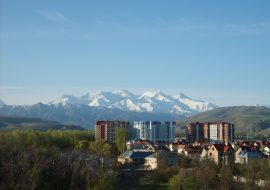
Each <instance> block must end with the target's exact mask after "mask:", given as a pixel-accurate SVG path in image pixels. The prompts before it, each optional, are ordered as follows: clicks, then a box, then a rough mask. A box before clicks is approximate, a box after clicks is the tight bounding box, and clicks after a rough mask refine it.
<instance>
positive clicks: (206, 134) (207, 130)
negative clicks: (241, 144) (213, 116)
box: [186, 121, 234, 143]
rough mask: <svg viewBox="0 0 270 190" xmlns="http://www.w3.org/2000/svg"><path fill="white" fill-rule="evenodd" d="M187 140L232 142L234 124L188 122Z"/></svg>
mask: <svg viewBox="0 0 270 190" xmlns="http://www.w3.org/2000/svg"><path fill="white" fill-rule="evenodd" d="M186 138H187V141H188V142H195V141H205V142H216V141H220V142H225V143H226V142H233V141H234V124H231V123H229V122H223V121H222V122H210V123H209V122H206V123H199V122H196V123H190V124H188V125H187V126H186Z"/></svg>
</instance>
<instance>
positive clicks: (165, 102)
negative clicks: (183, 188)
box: [49, 90, 217, 116]
mask: <svg viewBox="0 0 270 190" xmlns="http://www.w3.org/2000/svg"><path fill="white" fill-rule="evenodd" d="M49 104H53V105H59V104H61V105H66V104H71V105H88V106H94V107H99V108H101V107H102V108H113V109H120V110H123V111H135V112H153V113H173V114H181V115H185V116H189V115H193V114H196V113H200V112H203V111H207V110H211V109H214V108H216V107H217V106H215V105H213V104H211V103H209V102H205V101H200V100H192V99H191V98H189V97H187V96H186V95H184V94H183V93H179V94H177V95H173V96H171V95H167V94H164V93H163V92H160V91H157V92H144V93H142V94H141V95H136V94H133V93H132V92H129V91H127V90H120V91H117V92H105V91H97V92H95V93H88V94H86V95H84V96H82V97H75V96H72V95H65V96H63V97H61V98H59V99H57V100H55V101H53V102H50V103H49Z"/></svg>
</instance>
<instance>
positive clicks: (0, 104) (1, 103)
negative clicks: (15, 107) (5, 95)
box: [0, 99, 6, 107]
mask: <svg viewBox="0 0 270 190" xmlns="http://www.w3.org/2000/svg"><path fill="white" fill-rule="evenodd" d="M5 105H6V103H5V102H4V101H3V100H1V99H0V107H3V106H5Z"/></svg>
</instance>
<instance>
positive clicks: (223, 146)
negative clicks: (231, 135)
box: [213, 144, 232, 152]
mask: <svg viewBox="0 0 270 190" xmlns="http://www.w3.org/2000/svg"><path fill="white" fill-rule="evenodd" d="M213 145H214V147H215V148H216V149H217V151H218V152H228V151H229V150H231V149H232V147H231V146H230V145H226V144H213Z"/></svg>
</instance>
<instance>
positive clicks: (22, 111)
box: [0, 103, 183, 128]
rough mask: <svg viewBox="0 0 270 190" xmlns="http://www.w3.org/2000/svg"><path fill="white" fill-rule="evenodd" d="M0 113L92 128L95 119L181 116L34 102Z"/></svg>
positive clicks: (0, 111)
mask: <svg viewBox="0 0 270 190" xmlns="http://www.w3.org/2000/svg"><path fill="white" fill-rule="evenodd" d="M0 115H5V116H16V117H17V116H19V117H31V118H41V119H45V120H50V121H58V122H60V123H64V124H70V125H79V126H83V127H85V128H89V127H90V128H94V126H95V122H96V120H128V121H136V120H175V119H180V118H181V117H183V116H179V115H175V114H171V113H148V112H130V111H129V112H127V111H123V110H120V109H111V108H103V107H101V108H100V107H94V106H88V105H71V104H65V105H62V104H57V105H54V104H42V103H38V104H34V105H32V106H3V107H1V108H0Z"/></svg>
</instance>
